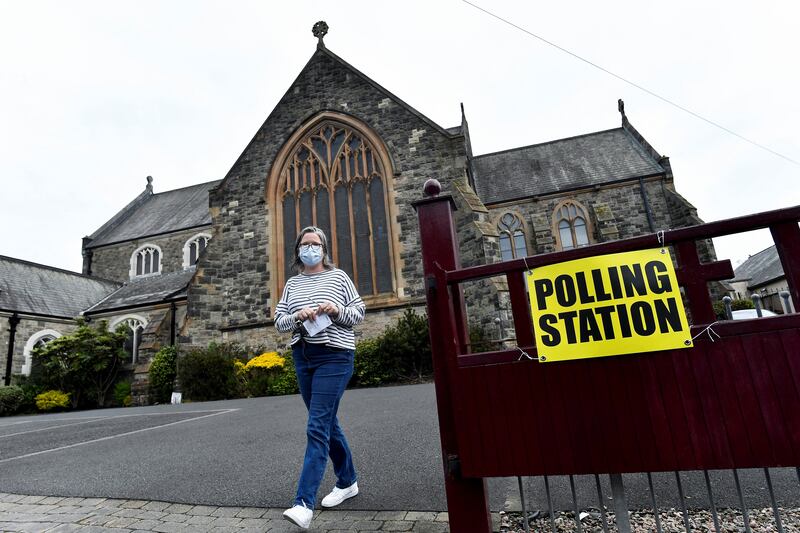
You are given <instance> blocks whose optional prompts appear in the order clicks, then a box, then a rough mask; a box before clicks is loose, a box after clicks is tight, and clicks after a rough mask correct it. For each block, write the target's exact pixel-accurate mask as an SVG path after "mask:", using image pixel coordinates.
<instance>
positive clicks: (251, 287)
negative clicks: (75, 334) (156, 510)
mask: <svg viewBox="0 0 800 533" xmlns="http://www.w3.org/2000/svg"><path fill="white" fill-rule="evenodd" d="M315 28H316V27H315ZM315 34H317V36H318V37H319V44H318V46H317V49H316V51H315V52H314V54H313V55H312V56H311V59H310V60H309V61H308V63H307V64H306V65H305V67H303V69H302V71H301V72H300V74H299V75H298V76H297V78H296V80H295V81H294V83H292V85H291V86H290V87H289V89H288V91H287V92H286V94H285V95H284V96H283V98H282V99H281V100H280V101H279V102H278V104H277V105H276V107H275V109H274V110H273V111H272V113H271V114H270V115H269V116H268V117H267V118H266V120H265V121H264V123H263V125H262V126H261V127H260V128H259V129H258V131H257V132H256V133H255V135H254V136H253V138H252V140H251V141H250V143H249V144H248V145H247V146H246V147H244V150H243V152H242V154H241V155H240V156H239V158H238V160H236V161H235V163H234V164H233V166H232V168H231V169H230V171H229V172H228V174H227V175H226V176H224V178H223V179H221V180H219V181H212V182H208V183H200V184H197V185H193V186H191V187H185V188H182V189H176V190H172V191H165V192H155V191H154V185H153V183H152V179H151V178H149V177H148V179H147V184H146V186H145V188H144V190H143V191H142V193H141V194H140V195H139V196H137V197H136V198H134V199H133V200H132V201H131V202H130V203H129V204H128V205H127V206H125V207H124V208H123V209H122V210H121V211H119V213H117V214H116V215H115V216H114V217H113V218H112V219H111V220H109V221H108V222H106V223H105V224H103V225H102V226H101V227H100V228H99V229H97V230H96V231H94V233H92V234H91V235H89V236H88V237H85V238H84V239H83V249H82V252H83V273H82V274H76V273H70V272H66V271H62V270H58V269H53V268H50V267H46V266H43V265H36V264H33V263H27V262H25V261H20V260H18V259H12V258H8V257H0V321H2V322H4V323H6V324H8V326H5V327H3V328H2V332H1V333H0V343H2V344H0V345H1V346H3V347H7V348H8V354H9V357H8V359H7V366H8V369H7V372H6V375H9V374H17V373H26V372H29V370H30V350H31V349H32V348H33V347H34V346H35V345H37V343H41V342H46V341H47V340H48V339H52V338H54V337H56V336H58V335H63V334H65V333H68V332H69V331H71V330H72V329H73V328H74V321H73V320H72V318H73V317H75V316H76V315H78V314H82V315H84V316H86V317H89V319H90V320H99V319H105V320H108V321H109V323H110V325H111V326H115V325H117V324H119V323H124V324H126V325H127V326H128V327H129V329H130V331H131V339H130V342H129V349H130V351H131V363H132V367H131V368H132V369H134V371H135V373H136V376H137V381H136V383H138V384H139V387H140V389H141V387H143V386H144V380H146V376H147V374H146V372H147V369H148V366H149V359H150V357H151V356H152V354H153V353H154V352H155V351H156V350H157V349H158V348H159V347H160V346H163V345H165V344H170V343H177V344H178V345H180V346H182V347H189V346H201V345H206V344H208V343H210V342H212V341H217V342H221V341H236V342H241V343H245V344H249V345H256V344H266V345H268V346H275V347H276V348H282V347H283V346H284V345H285V344H286V342H287V341H288V338H287V337H285V336H282V335H278V334H277V332H276V331H275V328H274V326H273V313H274V309H275V305H276V303H277V300H278V298H279V297H280V294H281V289H282V287H283V285H284V283H285V281H286V279H287V277H288V276H290V275H292V273H291V272H290V270H289V265H290V263H291V258H292V255H293V251H292V246H293V243H294V240H295V236H296V234H297V232H298V230H299V229H300V228H302V227H305V226H308V225H316V226H319V227H321V228H322V229H324V230H325V232H326V233H327V234H328V235H329V238H330V243H331V248H332V249H331V254H332V259H333V261H334V262H335V264H336V265H337V266H339V267H340V268H342V269H344V270H345V271H347V272H348V274H350V275H351V277H352V278H353V280H354V283H355V284H356V287H357V288H358V290H359V292H360V294H361V295H362V297H363V299H364V301H365V302H366V304H367V309H368V314H367V319H366V320H365V323H364V325H363V327H362V328H361V330H360V332H359V334H360V335H363V336H369V335H373V334H377V333H379V332H380V331H382V330H383V328H384V327H385V326H386V325H387V324H388V323H390V322H392V321H393V320H394V318H395V317H396V316H397V315H398V314H400V313H402V312H403V310H404V309H405V308H407V307H408V306H413V307H415V308H417V309H419V310H420V311H423V310H424V292H423V276H422V261H421V257H420V247H419V232H418V227H417V218H416V214H415V212H414V209H413V207H412V205H411V203H412V202H413V201H415V200H418V199H420V198H421V197H422V185H423V183H424V182H425V180H427V179H428V178H431V177H434V178H436V179H438V180H439V181H440V182H441V184H442V187H443V193H445V194H450V195H452V196H453V198H454V200H455V202H456V205H457V211H456V217H457V227H458V233H459V240H460V248H461V249H460V251H461V257H462V263H463V264H465V265H475V264H482V263H491V262H496V261H501V260H504V259H510V258H514V257H521V256H526V255H534V254H541V253H546V252H552V251H555V250H562V249H569V248H573V247H577V246H585V245H588V244H592V243H598V242H605V241H609V240H614V239H621V238H627V237H633V236H636V235H642V234H651V233H655V232H656V231H658V230H660V229H667V228H676V227H681V226H686V225H691V224H696V223H698V222H700V220H699V219H698V218H697V215H696V210H695V208H694V207H693V206H692V205H691V204H689V203H688V202H687V201H686V200H685V199H684V198H682V197H681V196H680V195H679V194H678V193H677V192H676V190H675V187H674V184H673V176H672V171H671V169H670V164H669V160H668V159H667V158H666V157H664V156H662V155H660V154H659V153H658V152H657V151H656V150H655V149H654V148H653V147H652V146H651V145H650V144H649V143H648V142H647V141H646V140H645V139H644V137H643V136H642V135H641V134H640V133H639V132H638V131H637V130H636V129H635V128H634V127H633V126H632V125H631V123H630V122H629V121H628V118H627V117H626V114H625V110H624V106H623V104H622V102H621V101H620V102H619V104H618V105H619V110H620V113H621V125H620V126H619V127H614V128H611V129H608V130H605V131H599V132H594V133H587V134H581V135H577V136H575V137H570V138H566V139H558V140H554V141H550V142H546V143H541V144H536V145H532V146H524V147H521V148H511V149H509V150H505V151H502V152H497V153H490V154H483V155H474V154H473V152H472V147H471V144H470V135H469V127H468V125H467V120H466V117H464V114H463V108H462V120H461V124H459V125H457V126H455V127H442V126H440V125H438V124H436V123H435V122H433V121H432V120H430V119H429V118H427V117H425V116H424V115H422V114H421V113H420V112H419V111H417V110H416V109H414V108H413V107H411V106H410V105H408V104H407V103H405V102H403V101H402V100H400V99H399V98H397V97H396V96H395V95H393V94H392V93H391V92H389V91H388V90H386V89H384V88H383V87H381V86H380V85H379V84H378V83H377V82H375V81H374V80H372V79H370V78H369V77H367V76H366V75H365V74H363V73H362V72H360V71H358V70H357V69H355V68H354V67H353V66H351V65H350V64H348V63H347V62H345V61H344V60H343V59H342V58H340V57H338V56H337V55H335V54H334V53H332V52H331V51H330V50H328V49H327V48H326V47H325V45H324V43H323V40H322V37H323V35H324V34H323V33H320V32H317V33H315ZM509 118H510V119H511V117H509ZM654 242H655V241H654ZM505 290H506V287H505V286H504V284H503V283H502V282H500V281H496V280H494V281H487V282H484V283H483V284H481V285H478V286H475V287H468V288H467V297H468V306H469V308H470V320H471V326H472V327H475V328H481V329H483V330H484V333H485V334H486V335H487V336H488V337H489V338H495V339H497V338H498V337H502V336H505V335H506V334H507V333H508V330H507V327H508V326H509V324H508V323H507V322H508V321H507V317H506V315H505V313H506V312H507V309H506V308H507V295H505V294H504V291H505ZM487 309H489V310H491V312H488V311H486V310H487ZM481 310H483V312H481ZM498 310H499V312H498ZM498 316H500V322H499V323H498V321H497V317H498ZM12 324H13V325H12ZM12 330H13V331H12Z"/></svg>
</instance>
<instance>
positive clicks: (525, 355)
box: [517, 346, 536, 361]
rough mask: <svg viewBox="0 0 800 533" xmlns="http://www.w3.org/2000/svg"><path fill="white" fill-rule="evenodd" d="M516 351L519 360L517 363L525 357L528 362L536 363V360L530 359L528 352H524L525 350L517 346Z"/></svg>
mask: <svg viewBox="0 0 800 533" xmlns="http://www.w3.org/2000/svg"><path fill="white" fill-rule="evenodd" d="M517 350H519V351H520V356H519V359H517V361H522V358H523V357H527V358H528V359H529V360H530V361H536V358H534V357H531V356H530V354H528V352H526V351H525V350H523V349H522V348H520V347H519V346H517Z"/></svg>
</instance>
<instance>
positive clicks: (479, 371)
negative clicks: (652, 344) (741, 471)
mask: <svg viewBox="0 0 800 533" xmlns="http://www.w3.org/2000/svg"><path fill="white" fill-rule="evenodd" d="M431 181H432V180H429V183H426V186H425V188H426V192H434V193H438V183H431ZM414 205H415V207H416V209H417V213H418V217H419V226H420V233H421V242H422V256H423V268H424V272H425V283H426V294H427V302H428V315H429V321H430V334H431V342H432V349H433V358H434V370H435V381H436V397H437V403H438V409H439V425H440V433H441V443H442V455H443V463H444V467H445V488H446V492H447V502H448V510H449V512H450V515H449V516H450V525H451V527H452V530H453V531H455V532H459V533H461V532H472V531H475V532H488V531H491V521H490V519H489V511H488V504H487V499H486V485H485V482H484V479H483V478H486V477H495V476H519V475H555V474H590V473H598V474H599V473H622V472H649V471H673V470H705V469H729V468H747V467H773V466H797V465H800V314H793V315H784V316H779V317H773V318H763V319H756V320H744V321H736V322H733V321H723V322H719V323H716V324H714V325H713V331H714V332H715V333H716V334H718V335H719V338H716V337H715V338H714V341H712V339H711V337H707V336H700V337H698V338H697V340H696V341H695V345H694V347H693V348H690V349H681V350H668V351H661V352H651V353H647V354H635V355H626V356H618V357H604V358H599V359H584V360H578V361H570V362H561V363H551V364H539V363H538V362H536V361H531V360H529V359H527V358H524V357H523V358H522V359H521V358H520V355H521V353H522V352H521V351H520V350H519V349H508V350H499V351H494V352H484V353H469V352H470V349H469V344H468V338H467V328H466V317H465V308H464V302H463V296H462V292H461V287H460V284H461V283H464V282H466V281H472V280H478V279H482V278H487V277H494V276H505V277H506V279H507V281H508V286H509V294H510V297H511V309H512V311H513V316H514V327H515V331H516V339H517V343H518V346H519V348H522V349H523V350H524V351H525V352H527V353H528V354H530V355H531V356H532V357H534V358H535V357H536V347H535V345H534V335H533V328H532V321H531V315H530V307H529V302H528V297H527V291H526V285H525V279H524V274H525V272H526V271H527V270H528V269H529V268H536V267H541V266H544V265H549V264H554V263H560V262H563V261H569V260H573V259H580V258H584V257H589V256H595V255H602V254H610V253H618V252H627V251H633V250H640V249H647V248H653V247H655V246H658V241H657V238H656V236H655V235H650V236H643V237H636V238H632V239H625V240H620V241H615V242H610V243H605V244H598V245H594V246H588V247H585V248H579V249H575V250H569V251H564V252H556V253H551V254H543V255H537V256H532V257H529V258H526V259H524V260H523V259H516V260H511V261H505V262H502V263H495V264H490V265H482V266H477V267H470V268H464V269H462V268H460V264H459V258H458V247H457V246H458V245H457V241H456V236H455V235H456V233H455V227H454V221H453V216H452V211H453V207H454V204H453V201H452V199H451V198H450V197H449V196H437V195H435V194H434V196H432V197H430V198H427V199H424V200H420V201H418V202H416V203H415V204H414ZM798 220H800V206H797V207H793V208H789V209H782V210H778V211H770V212H766V213H759V214H755V215H750V216H746V217H741V218H735V219H730V220H724V221H720V222H714V223H710V224H702V225H698V226H693V227H689V228H682V229H678V230H670V231H666V232H664V234H663V239H664V242H665V244H666V245H668V246H671V247H673V249H674V250H675V251H677V256H678V267H677V276H678V282H679V284H680V285H681V286H682V287H683V289H684V296H685V298H686V300H688V301H687V302H686V303H687V304H688V305H687V307H688V309H689V311H690V314H691V317H692V322H693V327H692V335H693V336H694V335H696V334H697V333H699V332H702V331H703V330H704V329H706V327H707V326H708V325H710V324H712V323H714V322H715V321H716V320H717V319H716V316H715V313H714V310H713V307H712V303H711V300H710V296H709V288H708V283H709V282H710V281H714V280H723V279H729V278H731V277H733V269H732V268H731V264H730V261H727V260H725V261H718V262H714V263H709V264H701V263H700V260H699V257H698V253H697V247H696V241H698V240H704V239H710V238H712V237H719V236H723V235H729V234H734V233H741V232H745V231H751V230H755V229H760V228H769V229H770V231H771V233H772V236H773V238H774V240H775V244H776V246H777V249H778V254H779V256H780V258H781V263H782V264H783V270H784V273H785V275H786V279H787V282H788V286H789V292H790V294H791V298H792V300H793V302H794V307H795V309H797V306H798V304H800V227H798V224H797V221H798Z"/></svg>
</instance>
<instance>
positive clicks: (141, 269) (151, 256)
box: [130, 244, 161, 279]
mask: <svg viewBox="0 0 800 533" xmlns="http://www.w3.org/2000/svg"><path fill="white" fill-rule="evenodd" d="M160 273H161V248H159V247H158V246H156V245H155V244H145V245H144V246H140V247H139V248H137V249H136V251H135V252H133V255H131V271H130V276H131V279H133V278H138V277H142V276H152V275H155V274H160Z"/></svg>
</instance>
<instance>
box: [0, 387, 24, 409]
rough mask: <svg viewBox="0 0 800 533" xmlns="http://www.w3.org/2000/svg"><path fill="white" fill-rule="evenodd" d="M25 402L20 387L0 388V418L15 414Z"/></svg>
mask: <svg viewBox="0 0 800 533" xmlns="http://www.w3.org/2000/svg"><path fill="white" fill-rule="evenodd" d="M24 401H25V393H24V392H23V390H22V387H17V386H16V385H11V386H10V387H0V416H8V415H14V414H17V413H18V412H19V411H20V408H21V407H22V405H23V403H24Z"/></svg>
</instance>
